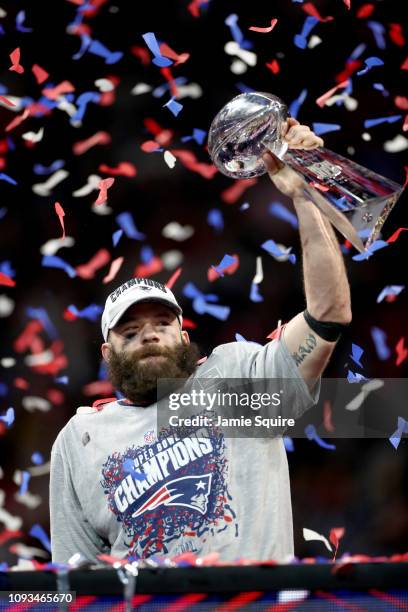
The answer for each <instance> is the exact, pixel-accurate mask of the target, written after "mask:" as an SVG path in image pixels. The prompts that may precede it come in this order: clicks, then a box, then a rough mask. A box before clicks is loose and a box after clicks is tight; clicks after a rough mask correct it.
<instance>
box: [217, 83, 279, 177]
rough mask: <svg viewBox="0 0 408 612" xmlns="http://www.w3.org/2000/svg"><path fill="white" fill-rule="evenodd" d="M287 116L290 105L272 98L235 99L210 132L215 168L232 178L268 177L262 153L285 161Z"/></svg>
mask: <svg viewBox="0 0 408 612" xmlns="http://www.w3.org/2000/svg"><path fill="white" fill-rule="evenodd" d="M287 116H288V109H287V106H286V104H285V103H284V102H282V100H280V99H279V98H278V97H277V96H274V95H272V94H269V93H263V92H253V93H244V94H240V95H239V96H236V97H235V98H233V99H232V100H231V101H230V102H228V104H226V105H225V106H224V107H223V108H222V109H221V110H220V112H219V113H218V115H217V116H216V117H215V119H214V120H213V122H212V124H211V127H210V130H209V134H208V150H209V153H210V156H211V158H212V160H213V162H214V164H215V166H216V167H217V168H218V170H219V171H220V172H222V173H223V174H226V175H227V176H230V177H232V178H251V177H254V176H261V174H265V172H266V168H265V164H264V163H263V161H262V153H264V152H265V151H266V150H269V151H272V152H273V153H275V155H277V156H278V157H279V158H282V157H283V155H284V154H285V152H286V150H287V148H288V147H287V144H286V143H285V142H284V141H282V140H281V128H282V125H283V124H284V121H285V120H286V118H287Z"/></svg>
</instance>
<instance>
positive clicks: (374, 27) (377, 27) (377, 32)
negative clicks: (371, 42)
mask: <svg viewBox="0 0 408 612" xmlns="http://www.w3.org/2000/svg"><path fill="white" fill-rule="evenodd" d="M367 25H368V27H369V28H370V30H371V31H372V33H373V35H374V38H375V42H376V44H377V47H378V48H379V49H385V47H386V44H385V36H384V34H385V28H384V26H383V24H382V23H379V22H378V21H367Z"/></svg>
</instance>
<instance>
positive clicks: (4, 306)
mask: <svg viewBox="0 0 408 612" xmlns="http://www.w3.org/2000/svg"><path fill="white" fill-rule="evenodd" d="M14 306H15V303H14V300H12V299H11V298H9V296H8V295H5V294H1V295H0V317H3V318H4V317H8V316H9V315H11V313H12V312H13V310H14Z"/></svg>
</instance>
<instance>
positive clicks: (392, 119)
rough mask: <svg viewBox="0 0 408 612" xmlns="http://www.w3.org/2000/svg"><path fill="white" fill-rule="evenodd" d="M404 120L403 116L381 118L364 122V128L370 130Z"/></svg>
mask: <svg viewBox="0 0 408 612" xmlns="http://www.w3.org/2000/svg"><path fill="white" fill-rule="evenodd" d="M401 118H402V115H392V116H391V117H379V118H378V119H366V121H364V127H365V128H370V127H373V126H374V125H380V123H395V122H396V121H398V120H399V119H401Z"/></svg>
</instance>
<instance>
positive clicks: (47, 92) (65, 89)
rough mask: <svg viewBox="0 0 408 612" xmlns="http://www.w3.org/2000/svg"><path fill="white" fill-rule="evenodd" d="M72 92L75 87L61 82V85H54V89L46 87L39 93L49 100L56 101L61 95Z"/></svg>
mask: <svg viewBox="0 0 408 612" xmlns="http://www.w3.org/2000/svg"><path fill="white" fill-rule="evenodd" d="M73 91H75V87H74V86H73V84H72V83H70V82H69V81H62V83H60V84H59V85H56V86H55V87H46V88H45V89H43V90H42V92H41V93H42V94H43V96H45V97H46V98H48V99H49V100H56V99H57V98H59V97H60V96H62V95H63V94H66V93H71V92H73Z"/></svg>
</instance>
